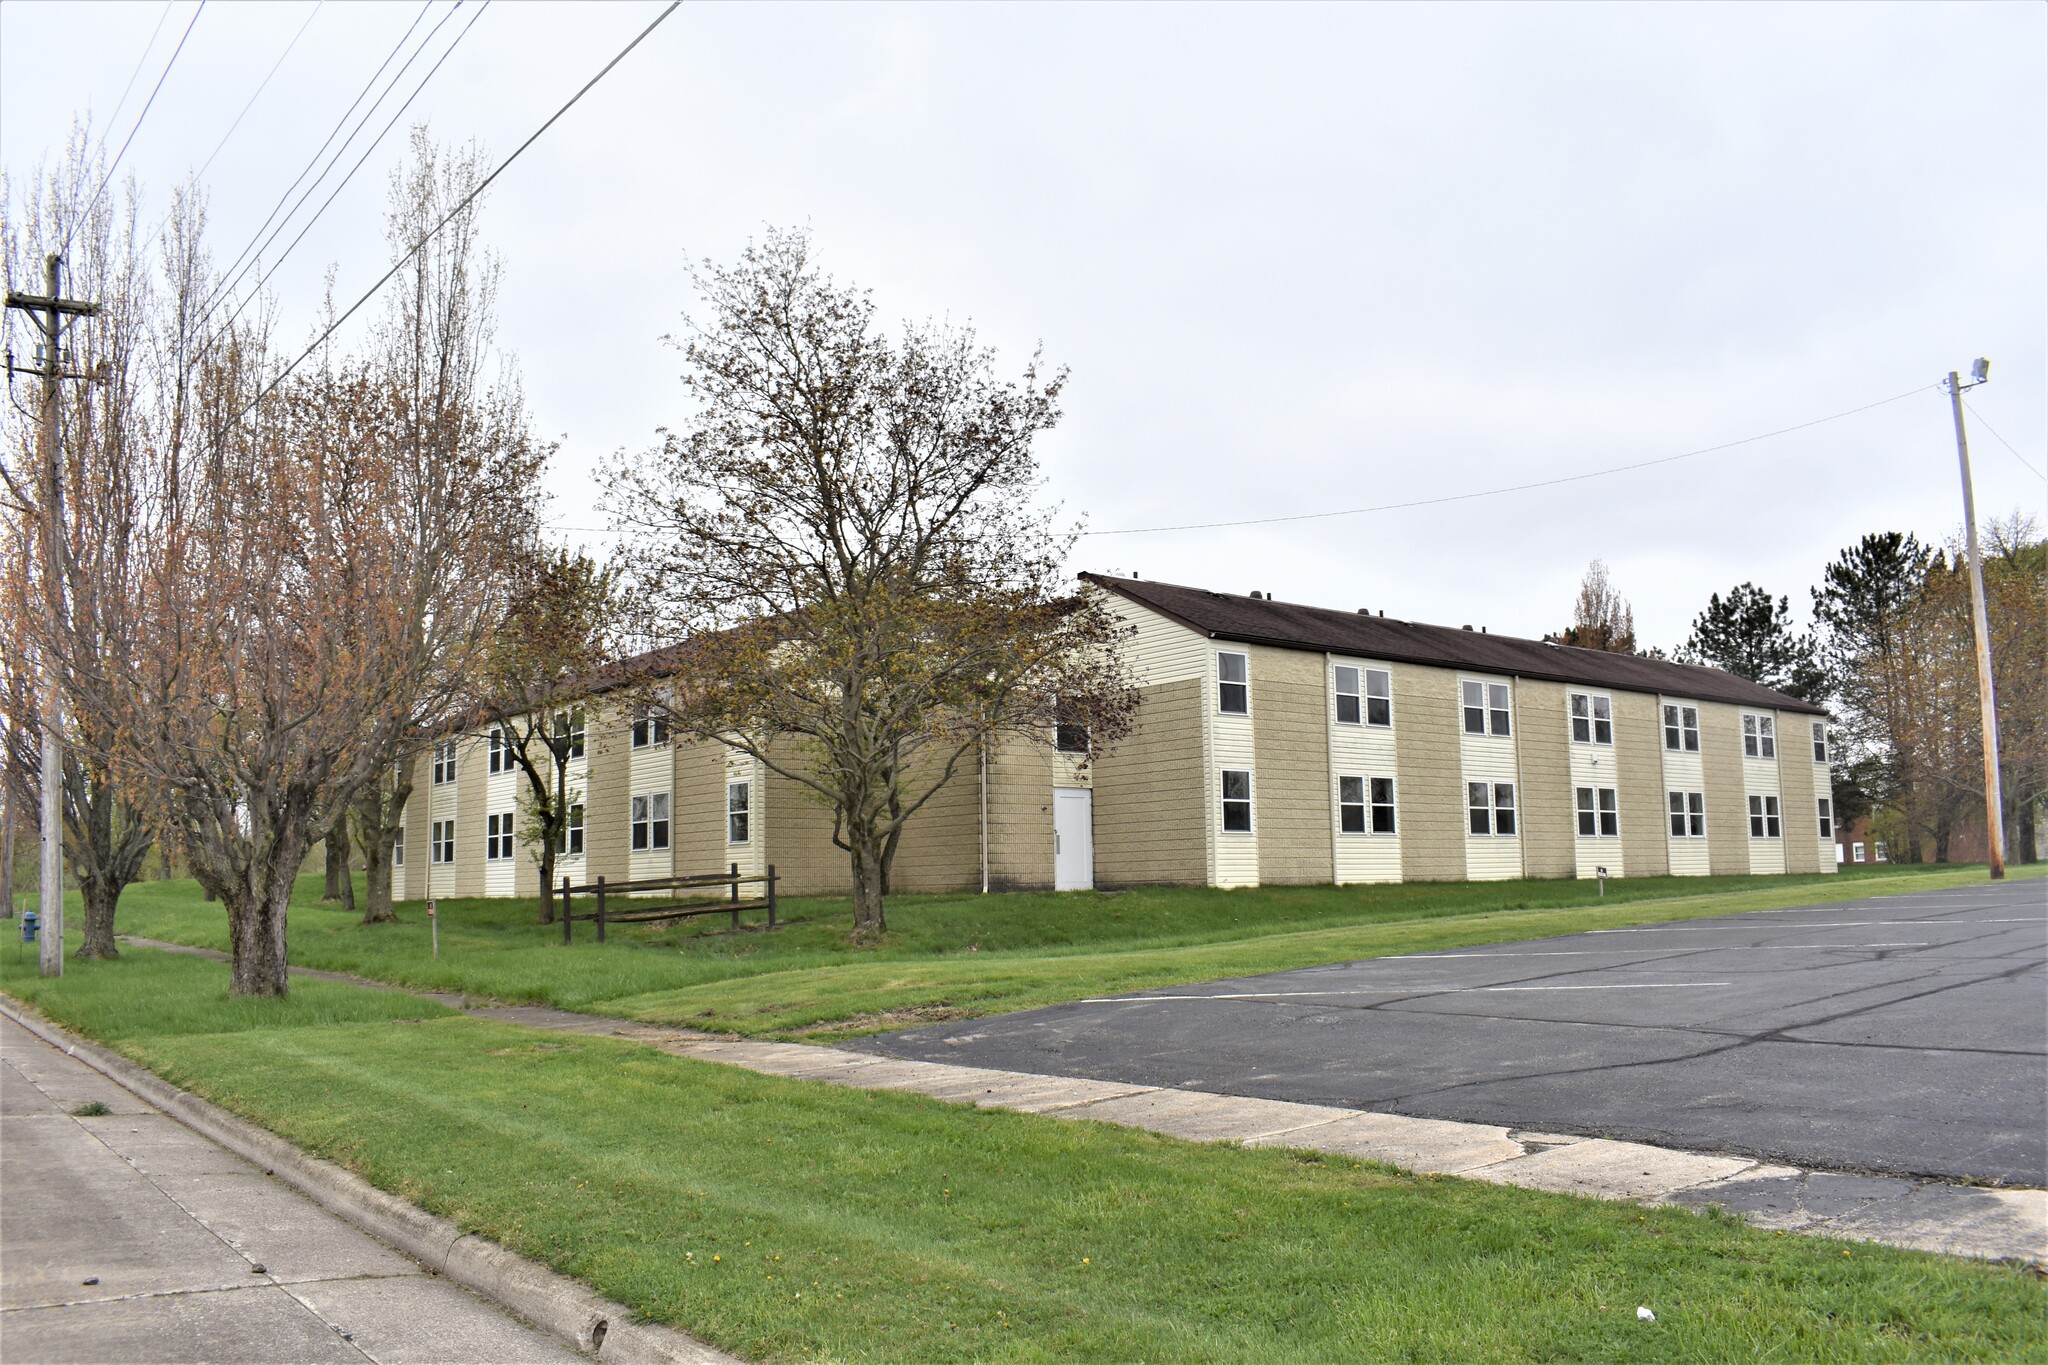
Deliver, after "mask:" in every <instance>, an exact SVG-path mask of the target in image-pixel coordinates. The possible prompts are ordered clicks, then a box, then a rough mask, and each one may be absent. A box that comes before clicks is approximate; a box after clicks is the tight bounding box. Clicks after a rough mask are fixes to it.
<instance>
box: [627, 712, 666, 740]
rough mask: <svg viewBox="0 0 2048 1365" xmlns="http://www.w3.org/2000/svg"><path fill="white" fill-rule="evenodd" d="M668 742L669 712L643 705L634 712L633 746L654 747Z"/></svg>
mask: <svg viewBox="0 0 2048 1365" xmlns="http://www.w3.org/2000/svg"><path fill="white" fill-rule="evenodd" d="M666 743H668V713H667V712H665V711H662V710H659V709H657V708H655V707H652V706H643V707H641V708H640V709H639V710H637V711H635V712H634V713H633V747H634V748H636V749H653V748H659V747H660V746H661V745H664V744H666Z"/></svg>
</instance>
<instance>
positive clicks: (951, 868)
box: [889, 753, 981, 892]
mask: <svg viewBox="0 0 2048 1365" xmlns="http://www.w3.org/2000/svg"><path fill="white" fill-rule="evenodd" d="M977 767H978V765H977V764H976V763H975V761H974V755H973V754H972V753H969V754H966V755H964V756H962V757H961V759H960V762H959V765H958V766H957V767H956V768H954V770H953V776H952V778H951V780H949V781H948V782H947V783H946V785H945V786H943V787H941V788H939V790H938V792H937V793H936V794H934V795H933V797H932V799H931V800H929V801H927V802H926V803H925V804H924V805H923V806H922V807H921V808H920V809H919V810H918V812H917V814H915V815H913V816H911V817H910V820H909V823H907V824H905V825H904V826H903V838H902V840H901V841H900V842H899V843H898V844H897V845H896V860H895V862H894V863H893V864H891V865H890V868H889V889H890V890H891V891H901V892H918V891H968V890H974V891H979V890H980V889H981V778H980V774H979V773H978V771H977ZM938 772H939V765H938V764H936V763H934V764H931V765H929V766H926V767H922V768H921V769H920V770H919V772H918V774H917V775H916V776H915V777H914V778H913V779H912V780H910V781H909V782H906V783H905V786H906V787H908V788H910V789H911V794H913V795H914V794H915V793H916V792H918V791H921V790H923V788H924V786H925V784H926V783H928V782H930V781H932V780H933V779H934V778H936V777H937V776H938Z"/></svg>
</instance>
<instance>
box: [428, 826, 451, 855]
mask: <svg viewBox="0 0 2048 1365" xmlns="http://www.w3.org/2000/svg"><path fill="white" fill-rule="evenodd" d="M427 849H428V858H429V859H430V860H431V861H433V862H437V863H452V862H454V861H455V822H454V821H453V820H436V821H434V825H433V828H432V829H430V830H428V831H427Z"/></svg>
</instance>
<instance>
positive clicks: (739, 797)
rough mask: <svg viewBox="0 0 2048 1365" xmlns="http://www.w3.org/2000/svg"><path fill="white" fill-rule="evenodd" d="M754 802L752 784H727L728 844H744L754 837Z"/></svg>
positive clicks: (726, 838)
mask: <svg viewBox="0 0 2048 1365" xmlns="http://www.w3.org/2000/svg"><path fill="white" fill-rule="evenodd" d="M753 800H754V790H753V784H752V783H748V782H728V783H726V784H725V841H726V842H727V843H728V844H744V843H746V842H747V841H748V840H749V839H751V838H752V837H753V830H752V823H753V822H752V819H751V816H752V814H753Z"/></svg>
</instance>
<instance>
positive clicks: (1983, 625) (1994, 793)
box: [1948, 360, 2005, 881]
mask: <svg viewBox="0 0 2048 1365" xmlns="http://www.w3.org/2000/svg"><path fill="white" fill-rule="evenodd" d="M1990 374H1991V362H1990V361H1988V360H1980V361H1978V362H1977V364H1976V367H1975V368H1974V369H1972V370H1971V371H1970V378H1971V380H1972V381H1973V382H1971V383H1968V384H1965V383H1964V382H1963V381H1962V379H1961V378H1960V377H1959V376H1958V375H1957V374H1956V372H1955V371H1954V370H1950V371H1949V372H1948V399H1949V405H1950V406H1951V407H1952V408H1954V409H1955V414H1956V459H1958V460H1959V461H1961V462H1962V466H1963V538H1964V540H1963V543H1964V544H1966V545H1967V546H1968V547H1969V550H1970V620H1971V624H1972V625H1974V626H1975V627H1976V632H1977V707H1978V710H1979V711H1981V712H1982V713H1983V717H1984V852H1985V856H1986V857H1987V858H1989V859H1990V861H1991V880H1993V881H1998V880H1999V879H2001V878H2002V877H2004V876H2005V793H2004V792H2003V790H2001V788H2002V784H2001V783H2000V782H1999V780H1998V698H1997V696H1996V695H1995V694H1994V693H1993V691H1992V688H1991V624H1990V617H1989V616H1988V615H1987V614H1986V612H1985V610H1984V556H1983V553H1982V552H1981V551H1979V550H1978V548H1977V493H1976V490H1975V489H1974V488H1973V487H1971V483H1970V442H1969V440H1968V439H1967V438H1966V437H1965V436H1964V435H1963V390H1964V389H1974V388H1976V387H1977V385H1978V384H1982V383H1983V382H1984V381H1985V380H1986V379H1987V378H1989V377H1990Z"/></svg>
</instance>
